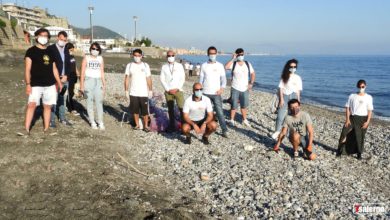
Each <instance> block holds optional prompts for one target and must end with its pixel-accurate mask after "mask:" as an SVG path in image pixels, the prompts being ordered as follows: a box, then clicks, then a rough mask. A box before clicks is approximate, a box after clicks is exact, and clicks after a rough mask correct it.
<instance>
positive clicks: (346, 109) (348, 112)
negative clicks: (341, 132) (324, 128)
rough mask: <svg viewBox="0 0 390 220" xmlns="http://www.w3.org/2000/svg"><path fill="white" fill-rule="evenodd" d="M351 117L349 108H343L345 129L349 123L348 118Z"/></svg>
mask: <svg viewBox="0 0 390 220" xmlns="http://www.w3.org/2000/svg"><path fill="white" fill-rule="evenodd" d="M350 115H351V112H350V111H349V107H345V127H349V125H350V124H351V122H350V121H349V116H350Z"/></svg>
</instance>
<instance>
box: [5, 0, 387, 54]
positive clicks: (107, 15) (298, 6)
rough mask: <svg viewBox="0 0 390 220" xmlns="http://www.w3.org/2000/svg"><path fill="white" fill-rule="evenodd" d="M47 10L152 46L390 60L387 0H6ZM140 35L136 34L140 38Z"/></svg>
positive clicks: (81, 24) (78, 23) (84, 25)
mask: <svg viewBox="0 0 390 220" xmlns="http://www.w3.org/2000/svg"><path fill="white" fill-rule="evenodd" d="M3 2H4V3H6V2H17V3H18V4H19V5H24V6H27V7H32V6H39V7H41V8H47V9H48V11H49V13H51V14H54V15H56V16H59V17H67V18H68V20H69V22H70V24H72V25H74V26H77V27H82V28H88V27H89V11H88V6H89V5H93V6H94V7H95V10H94V13H93V24H94V25H100V26H104V27H107V28H109V29H111V30H113V31H116V32H118V33H120V34H122V35H123V36H127V38H129V39H131V38H132V37H133V36H134V21H133V16H138V17H139V19H138V21H137V33H138V34H141V35H142V36H147V37H149V38H150V39H151V40H152V41H153V43H154V44H157V45H161V46H166V47H175V48H190V47H195V48H197V49H202V50H206V49H207V47H209V46H211V45H213V46H216V47H217V48H218V49H219V50H223V51H226V52H229V51H233V50H235V49H236V48H239V47H242V48H244V49H245V51H247V52H251V53H271V54H334V55H385V54H386V55H389V54H390V1H389V0H294V1H293V0H241V1H238V0H236V1H234V0H191V1H190V0H182V1H179V0H138V1H135V0H110V1H107V0H66V1H58V0H25V1H23V0H18V1H16V0H9V1H7V0H3ZM138 34H137V35H138Z"/></svg>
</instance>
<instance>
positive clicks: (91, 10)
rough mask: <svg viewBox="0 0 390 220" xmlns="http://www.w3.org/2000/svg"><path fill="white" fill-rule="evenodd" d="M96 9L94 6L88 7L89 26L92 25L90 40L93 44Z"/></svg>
mask: <svg viewBox="0 0 390 220" xmlns="http://www.w3.org/2000/svg"><path fill="white" fill-rule="evenodd" d="M94 9H95V8H94V7H93V6H89V7H88V10H89V26H90V27H91V40H90V43H91V44H92V41H93V26H92V13H93V10H94Z"/></svg>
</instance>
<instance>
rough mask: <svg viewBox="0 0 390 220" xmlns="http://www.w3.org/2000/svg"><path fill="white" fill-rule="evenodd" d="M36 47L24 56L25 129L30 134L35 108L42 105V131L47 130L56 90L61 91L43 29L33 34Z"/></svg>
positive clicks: (46, 31)
mask: <svg viewBox="0 0 390 220" xmlns="http://www.w3.org/2000/svg"><path fill="white" fill-rule="evenodd" d="M34 36H35V41H36V43H37V44H36V45H35V46H32V47H30V48H29V49H28V50H27V51H26V55H25V81H26V94H27V95H28V104H27V108H26V119H25V129H26V132H27V134H30V129H31V122H32V119H33V117H34V112H35V109H36V107H37V106H39V105H40V103H41V98H42V103H43V127H44V129H43V131H44V132H46V131H47V130H48V128H49V123H50V113H51V107H52V105H55V104H56V101H57V89H56V85H55V84H56V83H57V85H58V88H59V89H60V90H61V89H62V82H61V80H60V77H59V73H58V70H57V67H56V64H55V62H54V60H55V58H54V56H55V55H54V54H53V53H52V50H49V49H47V47H46V44H47V42H48V41H49V39H50V33H49V31H48V30H47V29H45V28H40V29H38V30H37V31H35V33H34Z"/></svg>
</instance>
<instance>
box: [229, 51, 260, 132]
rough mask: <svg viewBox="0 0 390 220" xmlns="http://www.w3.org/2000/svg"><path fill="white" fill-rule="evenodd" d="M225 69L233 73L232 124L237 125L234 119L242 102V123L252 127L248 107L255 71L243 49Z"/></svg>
mask: <svg viewBox="0 0 390 220" xmlns="http://www.w3.org/2000/svg"><path fill="white" fill-rule="evenodd" d="M225 68H226V70H231V71H232V88H231V104H232V105H231V110H230V123H231V124H232V125H233V126H234V125H235V124H236V122H235V120H234V118H235V116H236V109H237V108H238V101H240V108H241V114H242V119H243V121H242V123H243V124H244V125H246V126H248V127H250V124H249V122H248V120H247V107H248V106H249V90H251V89H252V87H253V83H254V82H255V77H256V76H255V71H254V70H253V67H252V64H250V63H249V62H248V61H246V60H244V50H243V49H242V48H238V49H237V50H236V52H235V53H234V54H233V57H232V59H231V60H230V61H229V62H227V63H226V65H225Z"/></svg>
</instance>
